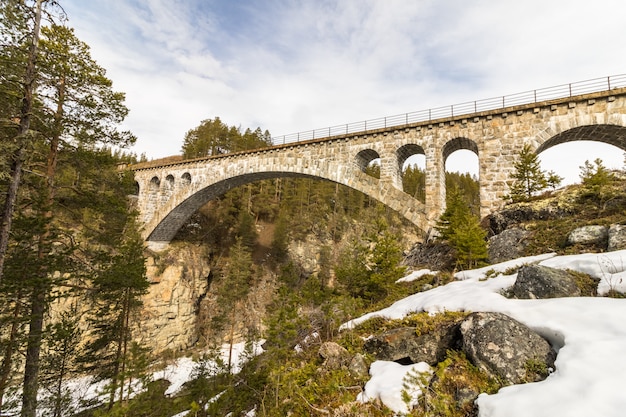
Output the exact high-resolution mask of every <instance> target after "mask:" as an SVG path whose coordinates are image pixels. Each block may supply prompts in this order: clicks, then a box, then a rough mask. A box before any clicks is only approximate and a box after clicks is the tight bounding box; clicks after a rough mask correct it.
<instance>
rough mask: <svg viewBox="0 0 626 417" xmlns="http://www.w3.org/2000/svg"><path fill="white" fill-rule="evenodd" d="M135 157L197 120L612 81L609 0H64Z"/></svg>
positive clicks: (396, 107) (366, 107) (307, 115)
mask: <svg viewBox="0 0 626 417" xmlns="http://www.w3.org/2000/svg"><path fill="white" fill-rule="evenodd" d="M64 6H65V7H66V9H67V11H68V14H69V16H70V24H71V25H72V26H75V27H76V29H77V34H78V36H79V37H81V38H82V39H84V40H85V41H86V42H87V43H88V44H90V45H91V46H92V49H93V54H94V57H95V58H96V59H97V60H98V61H99V62H100V63H101V65H103V66H104V67H105V68H107V69H108V71H109V72H108V74H109V76H110V77H111V78H112V79H113V81H114V85H115V87H116V88H117V89H119V90H122V91H125V92H127V98H128V104H129V106H130V108H131V115H130V117H129V119H128V121H127V126H128V127H129V128H131V129H132V130H133V131H134V132H135V133H136V134H137V135H138V137H139V141H138V143H137V145H136V148H135V149H136V151H137V152H138V153H141V152H146V154H147V155H148V157H151V158H156V157H162V156H166V155H170V154H173V153H177V152H179V150H180V147H181V144H182V140H183V136H184V134H185V132H186V131H187V130H189V129H191V128H193V127H195V126H197V124H198V123H199V122H200V121H201V120H203V119H206V118H212V117H215V116H220V117H221V118H222V119H223V120H224V121H225V122H227V123H229V124H235V125H241V126H243V127H251V128H255V127H257V126H260V127H261V128H263V129H269V130H270V131H271V133H272V134H274V135H276V136H277V135H282V134H288V133H293V132H297V131H305V130H310V129H313V128H322V127H324V126H334V125H339V124H345V123H350V122H354V121H359V120H366V119H371V118H378V117H382V116H386V115H394V114H401V113H405V112H412V111H416V110H422V109H425V108H429V107H439V106H443V105H449V104H453V103H459V102H466V101H472V100H478V99H483V98H489V97H494V96H501V95H506V94H511V93H517V92H521V91H527V90H532V89H536V88H542V87H547V86H550V85H557V84H564V83H568V82H574V81H580V80H585V79H589V78H596V77H602V76H606V75H612V74H619V73H621V72H623V68H625V67H626V55H624V54H622V53H620V51H621V41H622V39H624V38H626V26H625V25H623V22H622V16H623V15H624V14H625V13H626V4H624V3H623V2H620V1H618V0H598V1H596V2H594V3H592V4H591V3H588V2H584V1H582V0H575V1H565V0H556V1H552V2H546V1H540V0H527V1H525V2H515V1H501V2H488V1H486V0H482V1H475V2H465V1H461V0H447V1H439V2H437V1H434V0H421V1H405V0H390V1H385V2H381V1H376V0H345V1H336V0H323V1H312V0H270V1H266V2H262V3H261V2H256V1H253V0H242V1H238V2H223V1H219V0H207V1H199V0H191V1H182V0H177V1H165V0H150V1H145V2H139V1H137V0H116V1H110V2H89V3H87V2H83V1H79V0H66V5H65V4H64Z"/></svg>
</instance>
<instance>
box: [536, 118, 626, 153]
mask: <svg viewBox="0 0 626 417" xmlns="http://www.w3.org/2000/svg"><path fill="white" fill-rule="evenodd" d="M579 140H589V141H596V142H603V143H607V144H609V145H613V146H616V147H618V148H620V149H622V150H623V151H626V127H624V126H617V125H607V124H601V125H584V126H577V127H573V128H570V129H567V130H564V131H562V132H559V133H557V134H555V135H554V136H552V137H550V138H549V139H547V140H546V141H544V142H543V143H541V145H539V147H538V148H537V151H536V153H537V154H540V153H541V152H543V151H545V150H547V149H549V148H551V147H553V146H556V145H560V144H562V143H567V142H574V141H579Z"/></svg>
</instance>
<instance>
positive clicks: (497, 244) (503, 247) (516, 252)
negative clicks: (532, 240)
mask: <svg viewBox="0 0 626 417" xmlns="http://www.w3.org/2000/svg"><path fill="white" fill-rule="evenodd" d="M529 234H530V232H528V231H526V230H523V229H520V228H517V227H513V228H511V229H506V230H505V231H503V232H502V233H500V234H498V235H495V236H492V237H491V238H490V239H489V262H490V263H492V264H495V263H499V262H504V261H508V260H511V259H515V258H519V257H522V256H524V250H525V249H526V246H527V244H528V242H527V240H526V239H527V238H528V235H529Z"/></svg>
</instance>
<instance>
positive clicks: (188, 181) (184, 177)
mask: <svg viewBox="0 0 626 417" xmlns="http://www.w3.org/2000/svg"><path fill="white" fill-rule="evenodd" d="M180 179H181V184H182V185H189V184H191V174H190V173H188V172H185V173H184V174H183V175H182V176H181V177H180Z"/></svg>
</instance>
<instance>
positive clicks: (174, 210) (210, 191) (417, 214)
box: [144, 170, 426, 242]
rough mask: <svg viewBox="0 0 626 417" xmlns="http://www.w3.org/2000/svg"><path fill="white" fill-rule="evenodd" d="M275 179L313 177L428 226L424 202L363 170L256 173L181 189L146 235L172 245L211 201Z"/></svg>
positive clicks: (155, 240)
mask: <svg viewBox="0 0 626 417" xmlns="http://www.w3.org/2000/svg"><path fill="white" fill-rule="evenodd" d="M340 171H342V170H340ZM274 178H313V179H319V180H326V181H331V182H335V183H339V184H342V185H345V186H348V187H350V188H353V189H355V190H357V191H360V192H362V193H364V194H367V195H368V196H370V197H372V198H374V199H376V200H378V201H380V202H382V203H383V204H385V205H387V206H389V207H390V208H391V209H393V210H395V211H397V212H398V213H399V214H400V215H402V216H403V217H405V218H406V219H407V220H409V221H411V222H412V223H414V224H416V225H417V226H418V227H420V228H422V229H425V227H426V225H425V223H423V221H422V219H423V214H424V213H423V212H424V207H423V204H422V203H420V202H419V201H417V200H415V199H413V198H411V197H410V196H408V195H407V194H405V193H403V192H401V191H400V190H385V191H384V192H382V190H381V188H380V187H379V185H378V181H377V180H376V179H374V178H372V177H370V176H369V175H367V174H365V173H363V172H360V171H358V172H355V173H354V175H353V176H352V177H351V178H350V179H347V180H345V181H344V180H342V179H339V180H338V179H336V178H334V179H333V178H331V175H326V176H323V175H314V174H311V173H304V172H293V171H264V172H258V171H257V172H250V173H246V174H242V175H237V176H232V177H228V178H225V179H217V180H215V181H212V180H213V179H211V180H207V181H204V182H200V183H191V184H190V185H191V187H189V188H187V189H180V190H178V192H176V193H174V194H173V195H172V196H171V198H170V199H169V201H168V202H167V203H166V204H165V205H164V206H163V207H162V208H161V209H160V210H159V211H158V212H156V213H155V216H154V217H153V219H152V220H150V221H149V222H148V223H146V226H145V229H144V236H145V237H146V240H148V241H150V242H169V241H170V240H171V239H173V238H174V236H175V235H176V233H177V232H178V230H179V229H180V228H181V227H182V226H183V225H184V224H185V223H186V222H187V220H188V219H189V218H190V217H191V215H192V214H193V213H195V212H196V211H197V210H198V209H200V207H202V206H203V205H204V204H206V203H207V202H208V201H211V200H213V199H215V198H217V197H219V196H220V195H222V194H224V193H226V192H227V191H229V190H230V189H232V188H235V187H239V186H242V185H245V184H247V183H251V182H255V181H259V180H265V179H274ZM386 197H390V198H386Z"/></svg>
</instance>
